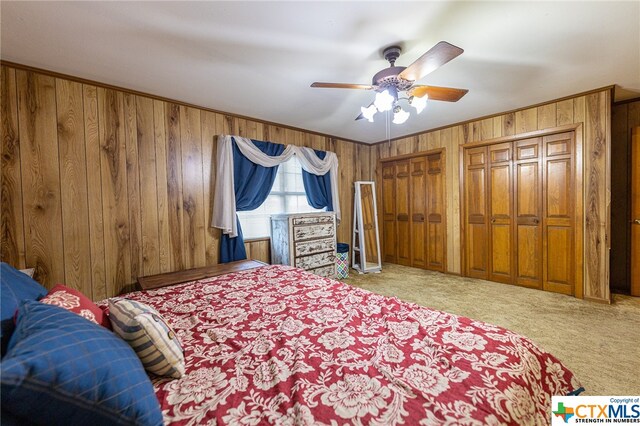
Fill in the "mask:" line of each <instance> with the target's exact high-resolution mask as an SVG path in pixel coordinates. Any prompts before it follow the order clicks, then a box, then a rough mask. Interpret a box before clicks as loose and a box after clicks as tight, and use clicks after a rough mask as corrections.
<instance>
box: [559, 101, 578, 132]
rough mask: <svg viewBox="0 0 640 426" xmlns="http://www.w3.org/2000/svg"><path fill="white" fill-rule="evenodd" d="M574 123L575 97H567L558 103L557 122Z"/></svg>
mask: <svg viewBox="0 0 640 426" xmlns="http://www.w3.org/2000/svg"><path fill="white" fill-rule="evenodd" d="M571 123H574V120H573V99H566V100H564V101H560V102H557V103H556V124H557V125H558V126H564V125H566V124H571Z"/></svg>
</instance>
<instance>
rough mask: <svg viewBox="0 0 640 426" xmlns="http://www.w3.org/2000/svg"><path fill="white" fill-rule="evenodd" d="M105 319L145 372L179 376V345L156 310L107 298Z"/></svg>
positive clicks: (180, 375) (180, 354)
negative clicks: (134, 355)
mask: <svg viewBox="0 0 640 426" xmlns="http://www.w3.org/2000/svg"><path fill="white" fill-rule="evenodd" d="M109 318H110V319H111V325H112V326H113V331H115V332H116V333H117V334H118V335H119V336H120V337H122V338H123V339H124V340H125V341H126V342H127V343H129V345H130V346H131V347H132V348H133V350H134V351H135V352H136V354H137V355H138V357H139V358H140V361H142V365H144V368H145V369H146V370H147V371H149V372H151V373H153V374H157V375H158V376H167V377H173V378H176V379H179V378H180V377H182V375H183V374H184V355H183V353H182V346H180V342H179V341H178V337H177V336H176V334H175V333H174V332H173V330H172V329H171V327H169V325H168V324H167V323H166V322H165V321H164V319H162V317H161V316H160V314H159V313H158V311H156V310H155V309H153V308H152V307H151V306H148V305H145V304H144V303H140V302H136V301H133V300H129V299H116V298H114V299H109Z"/></svg>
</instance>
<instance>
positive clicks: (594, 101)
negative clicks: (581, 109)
mask: <svg viewBox="0 0 640 426" xmlns="http://www.w3.org/2000/svg"><path fill="white" fill-rule="evenodd" d="M585 106H586V110H585V112H586V116H585V119H586V126H585V146H584V156H585V165H584V167H585V197H586V199H585V208H586V215H585V236H584V238H585V246H586V249H587V260H586V264H585V267H586V276H585V286H584V289H585V292H584V294H585V296H587V297H591V298H595V299H605V298H607V297H608V294H606V293H607V292H608V291H605V290H608V287H609V286H608V282H607V285H606V289H605V288H604V287H605V286H604V285H603V280H604V279H605V277H606V273H607V270H606V269H607V268H606V263H607V261H606V258H605V256H608V255H609V253H608V250H606V247H607V245H608V243H607V238H606V230H605V229H604V226H605V224H606V222H607V220H606V216H607V210H606V209H607V205H606V204H605V198H606V197H607V194H606V191H607V183H606V173H607V171H606V161H607V152H606V137H607V135H606V123H605V119H604V114H605V113H606V105H605V99H604V94H603V93H594V94H590V95H587V96H586V103H585Z"/></svg>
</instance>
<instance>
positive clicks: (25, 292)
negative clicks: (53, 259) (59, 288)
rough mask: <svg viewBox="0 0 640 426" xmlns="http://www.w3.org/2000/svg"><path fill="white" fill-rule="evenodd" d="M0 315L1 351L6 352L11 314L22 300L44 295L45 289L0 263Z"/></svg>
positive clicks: (11, 327) (12, 327)
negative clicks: (0, 302)
mask: <svg viewBox="0 0 640 426" xmlns="http://www.w3.org/2000/svg"><path fill="white" fill-rule="evenodd" d="M0 285H1V287H0V299H2V304H1V305H0V317H1V320H2V322H1V326H2V328H1V331H0V338H1V339H2V341H1V351H0V352H1V353H2V355H4V353H5V352H6V348H7V345H8V343H9V338H10V337H11V333H12V332H13V329H14V324H13V314H15V313H16V309H18V306H20V302H21V301H22V300H25V299H28V300H38V299H40V298H41V297H44V296H46V294H47V289H46V288H44V287H42V286H41V285H40V284H38V283H37V282H36V281H34V280H33V278H31V277H29V276H28V275H27V274H24V273H22V272H20V271H18V270H17V269H15V268H14V267H12V266H11V265H8V264H6V263H4V262H2V263H0Z"/></svg>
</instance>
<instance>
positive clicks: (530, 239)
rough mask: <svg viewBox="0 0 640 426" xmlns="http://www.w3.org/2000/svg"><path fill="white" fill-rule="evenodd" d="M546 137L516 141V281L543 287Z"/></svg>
mask: <svg viewBox="0 0 640 426" xmlns="http://www.w3.org/2000/svg"><path fill="white" fill-rule="evenodd" d="M541 141H542V138H531V139H523V140H520V141H517V142H515V147H514V149H515V161H514V178H515V179H514V188H515V193H514V195H515V216H516V217H515V220H516V225H515V252H516V253H517V254H516V264H515V284H519V285H523V286H526V287H535V288H542V223H541V219H542V218H541V216H542V152H541Z"/></svg>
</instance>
